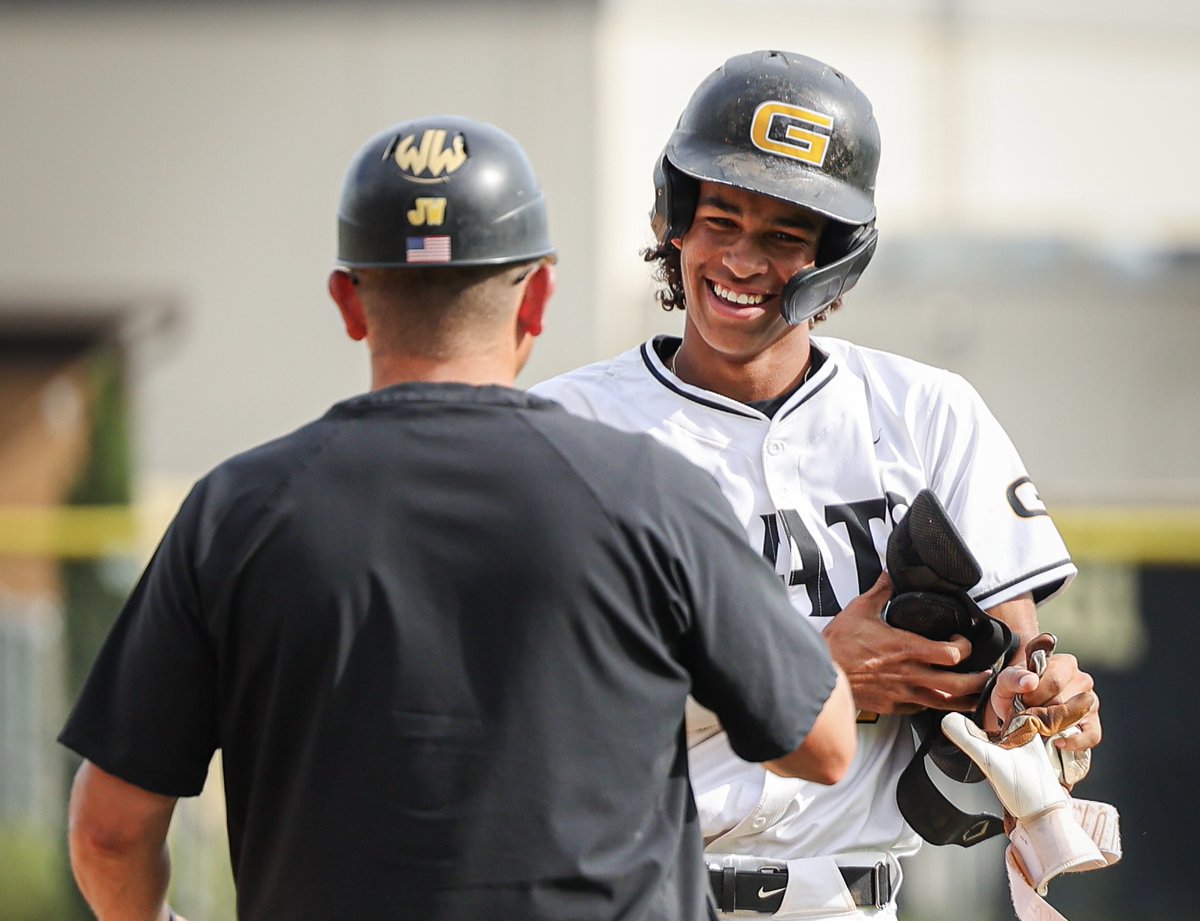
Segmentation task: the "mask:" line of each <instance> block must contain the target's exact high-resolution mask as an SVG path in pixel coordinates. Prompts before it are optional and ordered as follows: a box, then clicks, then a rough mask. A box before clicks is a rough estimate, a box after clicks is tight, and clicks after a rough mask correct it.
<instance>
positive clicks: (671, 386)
mask: <svg viewBox="0 0 1200 921" xmlns="http://www.w3.org/2000/svg"><path fill="white" fill-rule="evenodd" d="M814 348H815V346H814ZM650 351H651V344H650V343H649V342H643V343H642V349H641V352H642V363H643V364H645V366H646V370H647V371H649V372H650V373H651V374H652V375H654V377H655V378H657V380H658V382H659V383H660V384H662V385H663V386H664V387H666V388H667V389H668V390H671V391H673V392H675V393H677V394H679V395H680V396H681V397H683V398H684V399H687V400H691V401H692V402H693V403H699V404H700V405H701V406H707V407H708V408H709V409H718V410H720V411H721V412H726V413H729V414H730V415H733V416H741V417H742V418H744V419H758V418H763V417H764V416H763V413H757V414H755V415H752V414H751V413H747V412H742V411H741V410H738V409H735V408H734V407H732V406H726V405H725V404H723V403H714V402H713V401H712V400H706V399H704V398H703V397H698V396H696V395H695V394H692V393H688V392H687V391H686V390H682V389H680V388H679V387H677V386H676V385H675V382H674V381H672V380H671V379H670V378H668V377H666V376H665V375H664V374H663V373H662V372H661V371H659V370H658V368H657V367H655V364H654V362H653V361H651V360H650ZM659 360H660V361H661V360H662V358H661V356H659ZM825 364H828V362H825ZM823 366H824V365H823ZM837 372H838V368H837V365H834V366H833V367H832V369H831V370H830V372H829V376H828V377H826V378H825V380H823V381H821V382H820V383H819V384H817V386H816V387H814V388H813V390H812V393H809V394H805V396H804V399H802V400H800V402H798V403H797V404H796V405H795V406H793V407H792V408H791V409H789V410H788V411H787V412H785V413H784V414H783V415H782V416H780V417H779V418H780V419H786V418H787V417H788V416H790V415H791V414H792V413H793V412H795V411H796V410H797V409H799V408H800V407H801V406H803V405H804V404H805V403H807V402H808V401H809V400H810V399H812V398H813V397H814V396H816V395H817V394H818V393H820V392H821V390H822V389H824V387H825V385H826V384H828V383H829V382H830V381H831V380H833V378H834V376H835V375H836V374H837Z"/></svg>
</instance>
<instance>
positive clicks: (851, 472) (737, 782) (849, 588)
mask: <svg viewBox="0 0 1200 921" xmlns="http://www.w3.org/2000/svg"><path fill="white" fill-rule="evenodd" d="M677 342H678V340H677V339H675V338H673V337H666V336H660V337H658V338H656V339H655V340H653V341H651V342H647V343H644V344H643V345H641V346H640V347H638V348H635V349H631V350H630V351H628V352H625V353H624V354H622V355H619V356H617V357H616V358H614V359H612V360H611V361H604V362H599V363H596V364H591V365H587V366H585V367H583V368H580V369H578V370H575V371H572V372H569V373H567V374H564V375H561V376H559V377H556V378H553V379H552V380H549V381H546V382H544V383H542V384H539V385H537V386H535V387H533V388H532V390H533V392H535V393H537V394H539V395H541V396H544V397H547V398H550V399H554V400H557V401H558V402H560V403H562V404H563V405H564V406H565V407H566V408H567V409H569V410H570V411H572V412H574V413H577V414H579V415H582V416H587V417H589V418H593V419H598V420H601V421H603V422H606V423H608V424H610V425H614V426H616V427H618V428H622V429H628V430H633V431H641V432H649V433H650V434H652V435H653V436H654V437H656V438H658V439H659V440H660V441H662V442H664V443H665V444H668V445H670V446H671V447H673V448H675V449H676V450H678V451H679V452H681V453H682V454H684V455H685V456H686V457H688V458H689V459H690V460H692V461H693V462H694V463H696V464H698V465H700V466H701V467H703V468H704V469H706V470H708V471H709V472H710V473H711V474H712V475H713V476H714V477H715V478H716V479H717V482H718V483H720V485H721V488H722V490H723V491H724V493H725V496H726V497H727V498H728V499H729V502H730V503H731V504H732V506H733V509H734V511H735V513H736V515H737V517H738V518H739V520H740V521H741V523H742V525H743V526H744V527H745V529H746V535H747V537H748V538H749V540H750V542H751V544H752V545H753V546H755V547H757V548H761V550H762V553H763V556H764V557H765V558H766V559H767V560H768V561H769V562H771V563H773V564H774V566H775V569H776V572H778V573H779V575H780V578H782V579H783V580H785V582H786V583H787V585H788V587H789V592H790V594H791V599H792V603H793V605H794V606H795V608H796V610H797V612H798V613H799V614H800V615H801V616H803V617H805V618H806V619H807V621H808V622H809V623H811V624H812V626H813V627H814V628H815V629H817V630H821V629H824V627H825V626H826V625H827V624H828V623H829V622H830V620H831V618H833V617H834V616H835V615H836V614H837V613H838V612H839V611H840V610H841V609H842V608H843V607H844V606H845V605H846V604H848V603H849V602H850V601H851V600H852V599H853V598H854V597H856V596H857V595H860V594H862V593H863V592H864V591H866V590H867V589H868V588H870V587H871V585H872V584H873V583H874V582H875V580H876V579H877V578H878V576H879V574H880V572H881V571H882V568H883V564H882V560H883V559H884V556H885V550H886V545H887V537H888V534H889V533H890V531H891V529H892V527H893V526H894V524H895V522H896V520H898V519H899V518H902V517H903V515H904V513H905V511H906V510H907V505H908V502H909V501H910V500H911V499H912V498H913V497H914V496H915V495H916V494H917V492H918V491H920V490H921V489H923V488H925V487H929V488H931V489H932V490H933V491H934V492H935V493H936V494H937V495H938V497H939V498H940V499H941V500H942V502H943V503H944V505H945V506H946V509H947V511H948V512H949V514H950V516H951V517H952V518H953V520H954V522H955V524H956V525H957V527H958V528H959V529H960V531H961V533H962V535H963V537H964V539H965V541H966V544H967V546H968V547H970V548H971V550H972V552H973V553H974V554H975V556H976V558H977V559H978V561H979V564H980V566H981V567H982V569H983V578H982V579H981V580H980V581H979V583H978V584H977V585H976V586H975V588H974V589H973V590H972V592H971V594H972V597H973V598H974V599H975V600H976V601H977V602H978V603H979V604H980V605H981V606H982V607H983V608H985V609H986V608H990V607H993V606H995V605H997V604H999V603H1001V602H1003V601H1007V600H1009V599H1012V598H1014V597H1016V596H1018V595H1020V594H1022V593H1023V592H1027V591H1032V592H1033V594H1034V597H1035V599H1036V600H1038V601H1039V602H1040V601H1044V600H1046V599H1047V598H1049V597H1051V596H1052V595H1054V594H1056V593H1057V592H1059V591H1060V590H1061V589H1063V588H1064V587H1065V586H1066V584H1067V583H1068V582H1069V581H1070V580H1071V579H1072V578H1073V577H1074V575H1075V572H1076V570H1075V566H1074V565H1073V564H1072V563H1071V560H1070V557H1069V555H1068V553H1067V549H1066V547H1065V545H1064V544H1063V541H1062V538H1061V537H1060V536H1059V534H1058V531H1057V529H1056V528H1055V527H1054V524H1053V522H1052V521H1051V520H1050V518H1049V516H1048V515H1047V514H1046V510H1045V507H1044V506H1043V505H1042V504H1041V502H1040V500H1039V499H1038V497H1037V490H1036V489H1035V487H1034V486H1033V484H1032V483H1031V482H1030V480H1029V477H1028V476H1027V474H1026V472H1025V468H1024V465H1023V464H1022V462H1021V459H1020V457H1019V456H1018V455H1017V452H1016V449H1015V448H1014V447H1013V445H1012V442H1011V441H1010V440H1009V438H1008V436H1007V435H1006V434H1005V432H1004V430H1003V429H1002V428H1001V427H1000V424H999V423H998V422H997V421H996V419H995V418H994V417H993V416H992V414H991V413H990V412H989V411H988V409H987V407H986V406H985V405H984V403H983V401H982V399H981V398H980V397H979V395H978V394H977V393H976V391H975V390H974V388H972V387H971V386H970V385H969V384H968V383H967V382H966V381H965V380H964V379H963V378H961V377H960V376H958V375H957V374H953V373H951V372H949V371H944V370H941V369H938V368H933V367H930V366H928V365H924V364H920V363H918V362H915V361H912V360H910V359H906V358H901V357H899V356H895V355H890V354H888V353H885V352H879V351H875V350H872V349H866V348H862V347H859V346H856V345H854V344H852V343H850V342H846V341H843V340H840V339H832V338H825V337H813V340H812V342H813V346H814V347H815V348H816V349H818V350H819V351H820V352H821V353H822V354H823V355H824V356H826V358H825V360H824V361H823V362H822V363H821V364H820V366H819V367H817V368H816V369H815V370H814V371H813V373H812V374H811V375H810V376H809V379H808V380H807V381H805V382H804V383H803V384H802V385H801V386H800V388H799V389H798V390H797V391H796V392H795V393H793V394H792V395H791V396H790V397H789V398H788V400H787V401H786V402H785V403H784V404H783V405H782V406H781V407H780V408H779V409H778V410H777V411H776V412H775V413H774V415H773V417H770V418H769V417H767V416H766V415H764V414H763V413H761V412H759V411H758V410H756V409H754V408H752V407H750V406H747V405H745V404H743V403H739V402H738V401H736V400H733V399H730V398H728V397H725V396H722V395H720V394H717V393H713V392H710V391H707V390H703V389H701V388H698V387H693V386H691V385H689V384H686V383H684V382H683V381H681V380H680V379H679V378H677V377H676V376H675V375H674V374H673V373H671V371H670V370H669V369H668V367H667V366H666V364H665V363H664V361H663V360H662V358H661V357H660V355H659V350H660V349H661V350H662V351H663V353H664V354H666V355H668V356H669V355H671V354H672V353H673V352H674V350H675V346H676V344H677ZM729 655H731V656H736V655H738V650H737V649H730V650H729ZM745 667H746V668H754V667H755V665H754V662H751V661H748V662H746V663H745ZM688 730H689V765H690V769H691V774H692V783H693V788H694V790H695V793H696V802H697V807H698V809H699V811H700V815H701V818H702V820H703V823H704V824H703V829H704V835H705V839H706V840H707V841H709V845H708V851H709V853H713V854H718V853H720V854H746V855H754V856H756V857H762V858H774V859H786V858H798V857H814V856H825V855H837V854H846V853H850V852H855V851H887V852H890V853H892V854H894V855H895V856H897V857H900V856H904V855H906V854H910V853H912V852H914V851H915V850H916V849H917V847H918V846H919V843H920V842H919V839H918V838H917V836H916V834H915V833H914V832H913V831H912V829H910V828H909V827H908V824H907V823H906V822H905V821H904V819H903V818H902V816H901V815H900V811H899V808H898V807H897V805H896V780H897V778H898V776H899V774H900V772H901V771H902V770H903V769H904V767H905V765H907V763H908V762H909V760H911V757H912V754H913V750H914V746H913V740H912V733H911V731H910V728H909V723H908V720H907V719H905V718H903V717H896V716H891V717H888V716H885V717H879V718H878V719H877V721H876V722H873V723H860V725H859V734H858V753H857V755H856V757H855V760H854V764H853V766H852V767H851V770H850V773H849V774H848V776H847V777H846V778H845V779H844V780H842V781H841V782H839V783H838V784H836V785H834V786H825V785H822V784H817V783H810V782H807V781H803V780H794V779H789V778H782V777H778V776H776V775H774V774H771V773H769V772H767V771H765V770H764V769H763V768H761V767H760V766H758V765H751V764H747V763H745V762H743V761H741V760H740V759H738V758H737V757H736V756H735V755H734V754H733V753H732V752H731V751H730V749H729V747H728V745H727V744H726V743H725V739H724V735H723V733H720V732H719V727H717V726H715V725H714V724H713V723H712V721H711V719H708V718H707V712H706V711H703V710H702V709H701V708H699V707H698V706H695V707H693V708H692V709H691V710H690V711H689V716H688Z"/></svg>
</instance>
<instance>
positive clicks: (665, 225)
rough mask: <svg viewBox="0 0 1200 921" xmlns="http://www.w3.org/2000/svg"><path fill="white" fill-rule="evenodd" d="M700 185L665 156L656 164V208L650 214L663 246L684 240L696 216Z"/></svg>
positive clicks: (652, 227)
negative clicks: (673, 241) (680, 239)
mask: <svg viewBox="0 0 1200 921" xmlns="http://www.w3.org/2000/svg"><path fill="white" fill-rule="evenodd" d="M699 194H700V182H699V181H698V180H696V179H693V178H692V177H691V176H689V175H687V174H686V173H684V172H681V171H680V170H679V169H677V168H676V167H675V166H673V165H672V164H671V161H670V159H668V157H667V156H666V154H665V153H664V154H663V156H661V157H659V158H658V161H657V162H656V163H655V165H654V207H653V209H651V211H650V227H651V229H652V230H653V231H654V238H655V239H656V240H657V241H658V245H659V246H662V245H663V244H664V243H667V242H668V241H670V240H674V239H675V238H676V237H682V236H683V235H684V234H685V233H687V231H688V228H689V227H691V226H692V218H693V217H695V216H696V200H697V198H698V197H699Z"/></svg>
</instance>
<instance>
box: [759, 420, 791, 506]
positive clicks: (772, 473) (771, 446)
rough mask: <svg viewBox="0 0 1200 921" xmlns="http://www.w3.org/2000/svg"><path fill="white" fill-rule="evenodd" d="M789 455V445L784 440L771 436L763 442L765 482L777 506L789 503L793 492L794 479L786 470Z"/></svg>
mask: <svg viewBox="0 0 1200 921" xmlns="http://www.w3.org/2000/svg"><path fill="white" fill-rule="evenodd" d="M787 454H788V450H787V445H786V444H785V443H784V442H783V440H782V439H780V438H774V437H770V436H769V437H768V438H767V440H766V441H765V442H763V480H764V481H765V482H766V484H767V491H768V493H769V494H770V495H771V499H772V501H773V502H775V503H776V504H777V505H778V504H780V503H781V502H785V501H787V497H788V496H789V495H790V494H791V492H792V488H791V485H790V484H791V482H792V477H791V476H789V475H788V471H787V469H786V466H787V463H786V457H787Z"/></svg>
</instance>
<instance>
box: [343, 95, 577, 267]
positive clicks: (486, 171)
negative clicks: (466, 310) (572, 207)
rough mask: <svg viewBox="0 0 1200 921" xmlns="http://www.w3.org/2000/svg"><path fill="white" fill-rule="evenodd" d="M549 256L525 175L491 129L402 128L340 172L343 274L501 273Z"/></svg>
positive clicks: (520, 155)
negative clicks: (414, 269) (436, 269)
mask: <svg viewBox="0 0 1200 921" xmlns="http://www.w3.org/2000/svg"><path fill="white" fill-rule="evenodd" d="M553 252H554V247H553V245H551V243H550V235H549V230H548V228H547V221H546V202H545V199H544V197H543V196H542V191H541V188H540V187H539V186H538V181H537V177H536V176H535V175H534V172H533V167H532V166H531V165H530V163H529V159H528V157H526V155H525V152H524V151H523V150H522V149H521V147H520V145H519V144H518V143H517V142H516V140H514V139H513V138H512V137H511V136H510V135H508V134H507V133H505V132H504V131H501V130H500V129H499V128H497V127H495V126H493V125H489V124H486V123H485V122H478V121H473V120H471V119H468V118H461V117H459V116H453V115H443V116H436V117H433V118H423V119H419V120H415V121H410V122H404V123H402V124H399V125H396V126H394V127H392V128H389V129H388V130H386V131H383V132H381V133H379V134H377V135H376V136H375V137H373V138H371V140H369V141H368V142H367V143H366V144H365V145H364V146H363V147H362V148H361V149H360V150H359V152H358V153H357V154H356V155H355V157H354V160H353V161H352V162H351V164H350V168H349V169H348V171H347V172H346V178H345V181H344V183H343V185H342V197H341V203H340V204H339V206H338V262H339V263H340V264H342V265H344V266H346V267H348V268H368V267H375V268H404V267H407V266H439V265H441V266H468V265H503V264H505V263H510V262H526V261H528V260H532V259H537V258H539V257H542V256H548V255H550V254H551V253H553Z"/></svg>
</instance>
